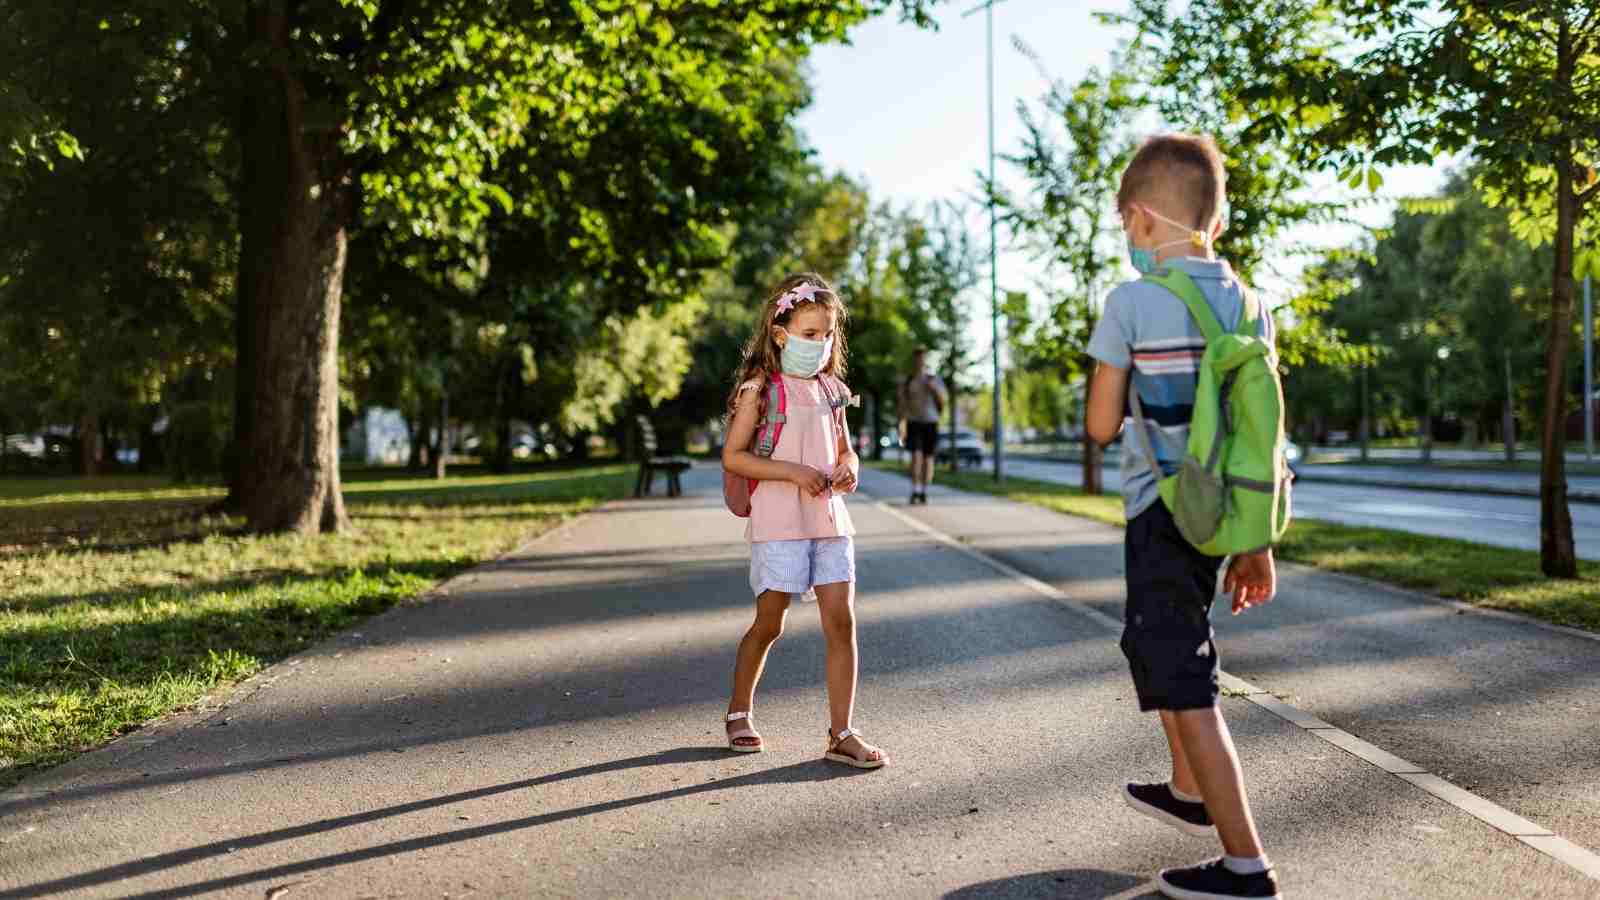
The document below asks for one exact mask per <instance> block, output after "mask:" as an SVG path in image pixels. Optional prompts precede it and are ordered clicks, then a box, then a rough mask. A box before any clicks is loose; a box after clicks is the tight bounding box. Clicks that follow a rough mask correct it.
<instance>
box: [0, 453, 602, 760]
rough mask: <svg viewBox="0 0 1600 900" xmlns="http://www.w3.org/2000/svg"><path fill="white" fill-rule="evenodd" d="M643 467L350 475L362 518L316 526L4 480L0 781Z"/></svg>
mask: <svg viewBox="0 0 1600 900" xmlns="http://www.w3.org/2000/svg"><path fill="white" fill-rule="evenodd" d="M630 475H631V469H629V468H628V467H626V466H619V465H610V466H604V467H589V468H581V469H570V468H568V469H555V468H543V469H537V470H532V471H527V472H522V473H518V474H513V475H478V474H468V475H464V476H458V477H452V478H449V479H446V480H445V481H442V482H441V481H434V480H432V479H425V478H414V477H410V476H403V477H402V476H398V475H396V474H395V473H393V472H374V471H366V472H359V473H352V477H351V478H350V479H349V480H348V481H347V483H346V485H345V499H346V503H347V506H348V509H349V512H350V515H351V519H352V523H353V526H354V527H353V528H352V530H351V532H350V533H349V534H346V535H338V536H314V537H299V536H290V535H274V536H259V535H252V534H247V533H245V532H244V531H243V528H242V525H243V523H242V522H240V521H238V520H236V519H231V518H227V517H221V516H214V515H211V516H208V515H205V514H204V511H205V510H206V509H207V507H208V506H210V505H211V504H212V503H214V502H215V501H216V499H217V498H219V497H220V496H221V494H222V491H221V489H220V488H219V487H216V486H193V487H185V486H177V487H174V486H172V485H171V484H170V483H168V482H166V481H164V480H161V479H154V478H116V479H96V480H87V481H85V480H45V479H15V480H0V786H3V785H7V784H11V783H14V782H16V781H17V780H18V779H19V778H21V777H22V776H23V775H24V774H26V773H27V772H28V771H30V770H33V769H36V768H39V767H43V766H48V765H52V764H55V763H59V762H61V761H63V760H65V759H68V758H70V757H71V756H72V755H74V754H75V753H77V752H80V751H82V750H86V749H90V748H93V747H95V746H98V745H100V744H102V743H104V742H106V741H107V740H110V739H111V738H113V737H116V736H117V735H119V734H123V733H126V732H128V731H131V730H134V729H136V728H138V727H139V726H140V725H141V724H142V723H145V722H148V721H150V720H151V719H154V718H157V717H159V716H162V715H164V714H166V713H169V712H172V711H174V710H179V709H183V708H185V707H186V706H190V705H192V704H194V703H195V702H197V701H198V700H200V699H201V698H203V697H204V696H205V695H206V694H207V693H209V692H211V691H213V690H215V689H216V688H218V687H220V686H223V685H226V684H228V683H231V682H234V681H237V680H239V679H242V678H246V677H248V676H250V675H252V674H254V673H255V672H257V671H259V670H260V669H262V668H263V667H264V666H266V665H268V664H269V663H271V662H273V661H274V660H277V659H281V658H283V657H284V656H287V655H289V654H291V653H293V652H295V651H296V650H298V649H301V648H303V647H305V646H307V645H308V644H311V643H313V642H315V641H317V640H318V639H320V638H323V637H326V636H327V635H329V634H331V633H333V632H336V631H339V630H341V629H344V628H347V627H349V626H351V625H353V624H355V623H356V622H358V621H360V620H361V619H362V618H364V617H367V616H370V615H372V614H374V613H377V612H380V611H382V610H384V609H387V608H389V607H391V606H394V605H395V604H398V603H402V602H405V601H408V600H411V599H413V598H416V597H417V596H418V595H420V594H422V593H424V592H425V591H427V590H428V589H429V588H431V587H432V586H433V585H435V584H437V583H438V582H439V581H441V580H442V579H445V578H448V577H449V576H451V575H453V574H455V573H457V572H460V571H462V570H464V569H466V568H469V567H471V566H472V565H474V564H476V563H478V562H481V561H483V560H485V559H488V558H492V557H494V556H496V555H498V554H500V553H503V552H505V551H506V550H509V549H511V548H512V547H514V546H515V545H516V544H518V543H519V542H521V541H522V540H524V539H526V538H527V537H529V536H531V535H533V534H536V533H539V532H541V531H544V530H547V529H549V528H551V527H553V526H554V525H556V524H559V523H560V522H561V521H562V520H564V519H565V518H567V517H569V516H571V515H573V514H575V513H577V512H581V511H582V510H584V509H587V508H589V507H591V506H593V505H595V504H596V503H598V502H601V501H603V500H605V499H608V498H612V497H618V496H622V495H623V494H624V493H625V492H626V490H627V487H628V484H629V476H630Z"/></svg>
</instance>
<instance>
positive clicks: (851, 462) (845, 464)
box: [828, 453, 861, 494]
mask: <svg viewBox="0 0 1600 900" xmlns="http://www.w3.org/2000/svg"><path fill="white" fill-rule="evenodd" d="M860 469H861V457H859V456H857V455H855V454H854V453H846V454H844V455H842V456H840V457H839V463H838V465H835V466H834V467H833V475H832V476H830V477H829V479H828V483H829V484H832V485H833V487H834V490H837V491H839V492H840V493H843V494H848V493H851V492H852V491H854V490H855V489H856V484H857V479H858V478H859V477H860V476H859V475H858V472H859V471H860Z"/></svg>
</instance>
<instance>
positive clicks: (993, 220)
mask: <svg viewBox="0 0 1600 900" xmlns="http://www.w3.org/2000/svg"><path fill="white" fill-rule="evenodd" d="M1004 2H1005V0H986V2H984V3H982V4H979V5H978V6H974V7H973V8H971V9H969V10H967V11H966V12H964V13H962V14H961V17H962V18H963V19H964V18H966V17H967V16H970V15H972V14H973V13H975V12H977V11H978V10H980V9H981V10H983V13H984V26H985V43H986V45H987V50H988V52H987V57H986V59H987V62H988V70H989V188H990V190H989V336H990V342H991V346H992V348H993V350H992V353H991V355H992V356H993V357H994V399H993V401H992V402H993V404H994V480H995V481H999V480H1000V479H1001V478H1002V477H1003V475H1004V472H1005V452H1006V450H1005V448H1006V432H1005V418H1004V415H1003V414H1002V412H1001V406H1000V266H999V257H1000V249H999V243H998V237H997V235H998V234H999V225H998V221H997V218H998V213H997V211H996V210H995V206H994V175H995V172H994V7H995V4H996V3H1004Z"/></svg>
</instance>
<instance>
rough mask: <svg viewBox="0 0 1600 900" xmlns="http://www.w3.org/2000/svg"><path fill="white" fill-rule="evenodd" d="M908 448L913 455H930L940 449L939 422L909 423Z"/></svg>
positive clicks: (907, 433) (907, 426)
mask: <svg viewBox="0 0 1600 900" xmlns="http://www.w3.org/2000/svg"><path fill="white" fill-rule="evenodd" d="M906 446H907V447H908V448H910V450H911V452H912V453H928V454H931V453H933V451H935V450H937V449H939V423H938V422H907V423H906Z"/></svg>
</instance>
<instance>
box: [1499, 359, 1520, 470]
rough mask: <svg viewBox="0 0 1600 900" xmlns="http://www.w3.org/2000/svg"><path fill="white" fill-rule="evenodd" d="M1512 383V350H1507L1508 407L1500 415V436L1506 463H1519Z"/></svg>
mask: <svg viewBox="0 0 1600 900" xmlns="http://www.w3.org/2000/svg"><path fill="white" fill-rule="evenodd" d="M1514 404H1515V394H1514V391H1513V389H1512V383H1511V348H1510V347H1507V348H1506V405H1505V409H1504V410H1503V411H1502V412H1501V414H1500V436H1501V438H1502V439H1504V440H1505V442H1506V447H1505V450H1506V462H1508V463H1514V462H1516V461H1517V413H1516V409H1515V407H1514Z"/></svg>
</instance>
